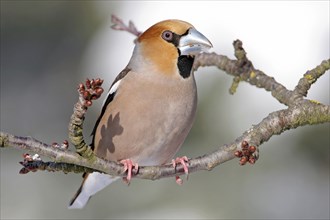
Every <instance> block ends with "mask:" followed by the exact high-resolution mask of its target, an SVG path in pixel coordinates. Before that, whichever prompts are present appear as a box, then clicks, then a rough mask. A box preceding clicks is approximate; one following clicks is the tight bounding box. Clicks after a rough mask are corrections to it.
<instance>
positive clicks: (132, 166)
mask: <svg viewBox="0 0 330 220" xmlns="http://www.w3.org/2000/svg"><path fill="white" fill-rule="evenodd" d="M119 162H120V163H121V164H123V165H124V171H125V172H126V171H127V176H126V177H123V181H124V182H125V183H127V184H128V185H129V184H130V181H131V179H132V171H134V173H135V174H136V173H137V172H138V170H139V165H138V164H137V163H134V162H133V161H132V160H131V159H124V160H121V161H119Z"/></svg>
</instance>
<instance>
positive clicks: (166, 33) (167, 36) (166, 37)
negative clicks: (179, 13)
mask: <svg viewBox="0 0 330 220" xmlns="http://www.w3.org/2000/svg"><path fill="white" fill-rule="evenodd" d="M162 38H163V39H164V40H166V41H171V40H172V39H173V33H172V32H171V31H164V32H163V34H162Z"/></svg>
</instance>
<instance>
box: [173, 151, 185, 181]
mask: <svg viewBox="0 0 330 220" xmlns="http://www.w3.org/2000/svg"><path fill="white" fill-rule="evenodd" d="M188 160H189V159H188V157H186V156H183V157H177V158H176V159H173V160H172V166H173V168H174V169H175V168H176V165H177V164H182V166H183V170H184V173H185V174H186V177H187V179H188V176H189V169H188V166H187V162H188ZM175 182H176V183H177V184H178V185H182V183H183V181H182V179H181V178H180V177H179V176H176V177H175Z"/></svg>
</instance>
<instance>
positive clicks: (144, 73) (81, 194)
mask: <svg viewBox="0 0 330 220" xmlns="http://www.w3.org/2000/svg"><path fill="white" fill-rule="evenodd" d="M211 47H212V44H211V42H210V41H209V40H208V39H207V38H206V37H205V36H204V35H202V34H201V33H200V32H198V31H197V30H196V29H195V28H194V27H193V26H192V25H191V24H189V23H187V22H184V21H180V20H166V21H161V22H159V23H157V24H155V25H153V26H151V27H150V28H149V29H148V30H146V31H145V32H144V33H142V34H141V35H140V36H139V37H138V38H137V41H136V45H135V48H134V51H133V55H132V57H131V59H130V61H129V63H128V65H127V66H126V68H125V69H124V70H123V71H121V72H120V73H119V75H118V76H117V77H116V78H115V80H114V82H113V83H112V85H111V87H110V90H109V93H108V96H107V98H106V100H105V101H104V105H103V107H102V111H101V115H100V116H99V118H98V120H97V121H96V124H95V127H94V130H93V133H92V135H93V142H92V147H93V150H94V153H95V154H96V155H97V156H98V157H100V158H104V159H107V160H111V161H120V162H122V163H124V165H125V167H127V168H128V176H127V180H128V181H129V179H130V177H131V171H132V167H134V165H135V163H136V165H135V167H136V168H137V164H139V165H143V166H157V165H163V164H165V163H168V162H170V161H171V159H172V158H173V156H174V155H175V154H176V152H177V151H178V150H179V148H180V146H181V145H182V143H183V141H184V140H185V138H186V136H187V134H188V132H189V130H190V129H191V127H192V124H193V121H194V118H195V112H196V104H197V91H196V83H195V78H194V75H193V73H192V66H193V63H194V56H195V55H196V54H198V53H200V52H203V51H206V50H208V49H209V48H211ZM133 162H134V163H133ZM118 178H119V177H115V176H110V175H107V174H102V173H99V172H94V173H89V174H85V175H84V180H83V183H82V185H81V186H80V188H79V190H78V192H77V193H76V195H75V196H74V198H73V199H72V201H71V203H70V205H69V208H72V209H75V208H83V207H84V206H85V205H86V204H87V202H88V200H89V199H90V197H91V196H92V195H94V194H95V193H97V192H98V191H100V190H102V189H103V188H105V187H106V186H107V185H109V184H110V183H112V182H114V181H115V180H117V179H118Z"/></svg>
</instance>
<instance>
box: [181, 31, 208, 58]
mask: <svg viewBox="0 0 330 220" xmlns="http://www.w3.org/2000/svg"><path fill="white" fill-rule="evenodd" d="M211 47H213V46H212V43H211V42H210V41H209V40H208V39H207V38H206V37H205V36H204V35H203V34H201V33H200V32H198V31H197V30H196V29H195V28H190V29H189V31H188V33H187V34H186V35H183V36H182V37H181V38H180V41H179V45H178V49H179V50H180V52H181V55H186V56H193V55H196V54H199V53H200V52H205V51H207V50H209V49H210V48H211Z"/></svg>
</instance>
